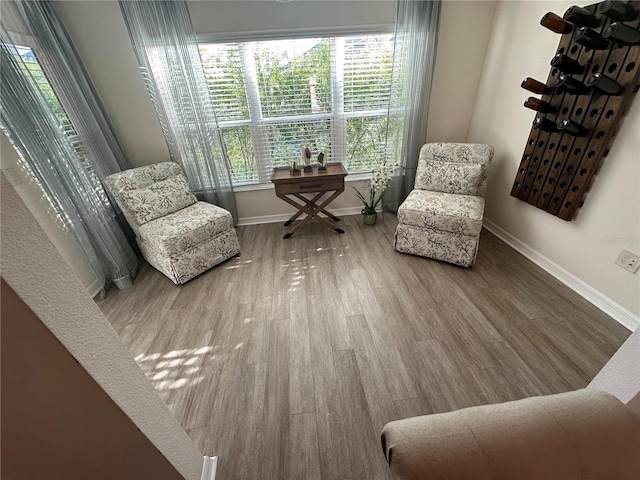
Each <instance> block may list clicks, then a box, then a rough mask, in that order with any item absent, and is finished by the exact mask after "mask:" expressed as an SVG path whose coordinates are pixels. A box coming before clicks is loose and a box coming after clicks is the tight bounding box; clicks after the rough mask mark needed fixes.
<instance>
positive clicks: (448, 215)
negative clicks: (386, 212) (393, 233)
mask: <svg viewBox="0 0 640 480" xmlns="http://www.w3.org/2000/svg"><path fill="white" fill-rule="evenodd" d="M483 212H484V198H482V197H475V196H472V195H458V194H453V193H442V192H430V191H427V190H418V189H415V190H413V191H412V192H411V193H410V194H409V196H408V197H407V198H406V199H405V201H404V202H403V203H402V205H401V206H400V208H399V209H398V223H400V224H404V225H411V226H415V227H421V228H431V229H436V230H440V231H442V232H451V233H455V234H460V235H470V236H475V235H479V234H480V230H482V216H483Z"/></svg>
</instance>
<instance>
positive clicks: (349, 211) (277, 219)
mask: <svg viewBox="0 0 640 480" xmlns="http://www.w3.org/2000/svg"><path fill="white" fill-rule="evenodd" d="M361 212H362V207H347V208H336V209H333V208H332V209H331V213H333V214H334V215H336V216H338V217H344V216H345V215H358V214H360V213H361ZM291 215H293V212H290V213H279V214H277V215H262V216H259V217H243V218H239V219H238V227H244V226H245V225H258V224H260V223H281V222H282V223H284V222H286V221H287V220H289V218H290V217H291ZM302 218H304V217H302Z"/></svg>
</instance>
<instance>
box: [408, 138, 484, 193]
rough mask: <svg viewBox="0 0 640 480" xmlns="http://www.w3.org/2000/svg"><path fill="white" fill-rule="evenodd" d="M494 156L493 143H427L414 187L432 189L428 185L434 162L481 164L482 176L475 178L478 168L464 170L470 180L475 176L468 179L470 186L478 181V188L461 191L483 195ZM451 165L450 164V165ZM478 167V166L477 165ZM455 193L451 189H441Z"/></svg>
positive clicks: (420, 158)
mask: <svg viewBox="0 0 640 480" xmlns="http://www.w3.org/2000/svg"><path fill="white" fill-rule="evenodd" d="M492 157H493V147H492V146H491V145H483V144H480V143H427V144H426V145H424V146H423V147H422V149H421V150H420V157H419V158H418V168H417V171H416V180H415V186H414V188H419V189H424V190H431V188H430V187H429V186H428V183H426V182H428V181H430V180H429V178H430V177H429V176H428V173H429V170H430V168H431V166H432V164H434V163H447V164H457V165H462V166H465V165H466V166H468V167H471V166H476V165H480V178H478V179H476V178H475V175H476V174H475V173H474V174H473V175H470V174H471V172H477V170H476V169H473V168H472V169H468V170H466V171H464V170H465V169H463V171H464V173H465V174H466V175H468V176H469V180H470V179H471V178H472V177H473V178H474V180H473V182H471V181H467V182H466V183H467V184H468V185H467V186H468V187H471V186H472V184H476V183H477V185H476V186H477V188H476V189H475V190H472V189H471V188H470V189H469V190H467V191H464V192H460V193H463V194H465V195H477V196H480V197H483V196H484V194H485V190H486V188H487V176H488V168H489V163H490V161H491V158H492ZM448 166H450V165H448ZM476 168H477V167H476ZM451 175H453V174H451ZM441 191H445V192H449V193H454V192H451V191H449V190H446V189H445V190H441Z"/></svg>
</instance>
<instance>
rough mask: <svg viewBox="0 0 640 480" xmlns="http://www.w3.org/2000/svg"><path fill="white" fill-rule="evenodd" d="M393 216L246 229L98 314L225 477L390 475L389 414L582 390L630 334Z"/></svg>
mask: <svg viewBox="0 0 640 480" xmlns="http://www.w3.org/2000/svg"><path fill="white" fill-rule="evenodd" d="M395 226H396V220H395V216H393V215H390V214H385V215H381V216H379V219H378V224H377V225H375V226H373V227H369V226H365V225H363V224H362V219H361V217H360V216H353V217H345V218H343V220H342V222H341V228H343V229H344V230H345V232H346V233H344V234H343V235H336V234H335V233H334V232H332V231H330V230H328V229H326V228H324V227H323V226H321V225H317V224H313V223H312V224H309V225H307V226H305V227H304V228H303V229H301V230H300V231H298V232H297V233H296V234H295V235H294V236H293V237H292V238H290V239H288V240H285V239H283V238H282V235H283V234H284V233H285V232H286V227H283V226H282V225H280V224H267V225H252V226H247V227H239V228H238V229H237V231H238V235H239V238H240V245H241V247H242V254H241V255H240V256H239V257H237V258H234V259H230V260H228V261H227V262H224V263H223V264H221V265H218V266H217V267H215V268H213V269H211V270H209V271H208V272H206V273H204V274H202V275H200V276H198V277H196V278H195V279H193V280H191V281H190V282H188V283H187V284H186V285H182V286H175V285H173V283H171V281H170V280H168V279H167V278H165V277H164V276H163V275H162V274H160V273H159V272H157V271H156V270H154V269H152V268H151V267H149V265H147V264H145V263H143V264H142V265H141V268H140V272H139V274H138V277H137V278H136V280H135V282H134V285H133V287H131V288H130V289H127V290H121V291H111V292H109V293H108V295H107V297H106V298H105V299H101V300H98V301H97V303H98V305H99V306H100V308H101V309H102V311H103V312H104V313H105V315H106V316H107V318H108V319H109V321H110V322H111V324H112V325H113V327H114V329H115V330H116V331H117V332H118V334H119V335H120V337H121V338H122V341H123V343H124V344H125V345H126V346H127V347H128V349H129V351H130V352H131V354H132V355H133V357H134V358H135V359H136V361H137V362H138V364H139V365H140V367H141V369H142V370H143V371H144V372H145V374H146V375H147V376H148V378H149V380H150V381H151V383H152V384H153V385H154V387H155V388H156V389H157V390H158V393H159V394H160V396H161V397H162V398H163V399H164V401H165V402H166V403H167V405H168V407H169V408H170V409H171V411H173V413H174V414H175V416H176V418H177V419H178V421H179V422H180V423H181V424H182V425H183V426H184V427H185V429H186V431H187V433H188V434H189V436H190V437H191V438H192V439H193V440H194V442H195V443H196V445H197V446H198V447H199V448H200V450H201V451H202V453H203V454H204V455H217V456H218V457H219V459H218V476H219V478H225V479H226V478H229V479H237V480H244V479H270V480H271V479H282V480H288V479H327V480H346V479H354V480H355V479H366V480H377V479H388V478H390V476H389V472H388V468H387V467H386V464H385V462H384V457H383V455H382V453H381V448H380V441H379V435H380V430H381V428H382V426H383V425H384V424H385V423H386V422H389V421H391V420H396V419H399V418H406V417H409V416H414V415H423V414H430V413H439V412H446V411H450V410H453V409H457V408H463V407H468V406H472V405H480V404H486V403H496V402H502V401H508V400H514V399H519V398H523V397H527V396H532V395H543V394H549V393H557V392H562V391H567V390H574V389H578V388H581V387H584V386H586V385H587V384H588V382H589V381H590V379H591V378H593V376H595V374H596V373H597V372H598V371H599V370H600V368H601V367H602V366H603V365H604V364H605V363H606V361H607V360H608V359H609V358H610V357H611V355H612V354H613V353H614V352H615V351H616V349H617V348H619V346H620V345H621V344H622V342H623V341H624V340H625V339H626V338H627V337H628V335H629V332H628V331H627V330H626V329H625V328H623V327H621V326H620V325H619V324H617V323H616V322H615V321H614V320H612V319H611V318H609V317H608V316H607V315H605V314H604V313H602V312H601V311H599V310H598V309H597V308H595V307H594V306H593V305H591V304H589V303H587V302H586V301H585V300H584V299H582V298H581V297H579V296H578V295H577V294H576V293H575V292H573V291H571V290H570V289H568V288H567V287H565V286H564V285H562V284H560V283H559V282H557V281H556V280H555V279H553V278H552V277H551V276H550V275H549V274H547V273H546V272H544V271H543V270H541V269H540V268H539V267H537V266H536V265H534V264H533V263H531V262H530V261H528V260H527V259H525V258H524V257H523V256H521V255H519V254H518V253H517V252H515V251H514V250H513V249H511V248H510V247H509V246H507V245H506V244H504V243H503V242H501V241H500V240H499V239H497V238H496V237H495V236H493V235H491V234H489V233H487V232H483V233H482V236H481V242H480V252H479V255H478V260H477V263H476V265H475V266H474V267H473V268H471V269H465V268H460V267H457V266H454V265H449V264H446V263H441V262H437V261H434V260H430V259H425V258H420V257H415V256H412V255H404V254H400V253H398V252H396V251H395V250H394V249H393V235H394V231H395Z"/></svg>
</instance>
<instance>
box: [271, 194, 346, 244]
mask: <svg viewBox="0 0 640 480" xmlns="http://www.w3.org/2000/svg"><path fill="white" fill-rule="evenodd" d="M342 192H344V188H341V189H339V190H336V191H335V192H333V193H332V194H331V195H330V196H329V197H328V198H326V199H325V200H324V201H323V202H322V203H321V204H320V205H318V204H316V203H315V202H317V201H318V199H319V198H320V197H322V195H323V194H325V193H326V192H321V193H318V194H317V195H316V196H315V197H313V198H312V199H311V200H309V199H307V198H304V197H302V196H301V195H298V194H295V197H296V198H299V199H301V200H303V201H304V202H305V204H301V203H298V202H296V201H295V200H293V199H291V198H289V197H287V196H286V195H278V197H280V198H281V199H282V200H284V201H285V202H287V203H289V204H290V205H293V206H294V207H296V208H297V209H298V210H299V211H298V213H296V214H295V215H294V216H293V217H291V218H290V219H289V220H288V221H287V223H285V225H289V224H291V222H293V221H294V220H295V219H296V218H298V217H299V216H300V215H301V214H302V213H306V214H307V217H306V218H305V219H303V220H302V221H301V222H300V223H299V224H298V225H296V226H295V227H293V228H292V229H291V230H289V233H287V234H285V235H284V237H283V238H289V237H291V236H292V235H293V234H294V233H296V231H298V229H300V228H301V227H302V226H304V225H306V224H307V223H308V222H309V221H311V219H312V218H315V219H316V220H318V221H319V222H320V223H321V224H322V225H324V226H325V227H327V228H330V229H331V230H334V231H335V232H337V233H344V230H342V229H341V228H338V227H336V226H335V225H333V224H331V223H329V222H328V221H327V220H325V219H324V218H322V217H319V216H318V213H320V212H322V213H324V214H325V215H327V216H329V217H330V218H332V219H338V217H336V216H335V215H332V214H329V213H328V212H326V210H325V209H324V208H325V207H326V206H327V205H329V204H330V203H331V202H332V201H333V200H335V199H336V197H337V196H338V195H340V194H341V193H342Z"/></svg>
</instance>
